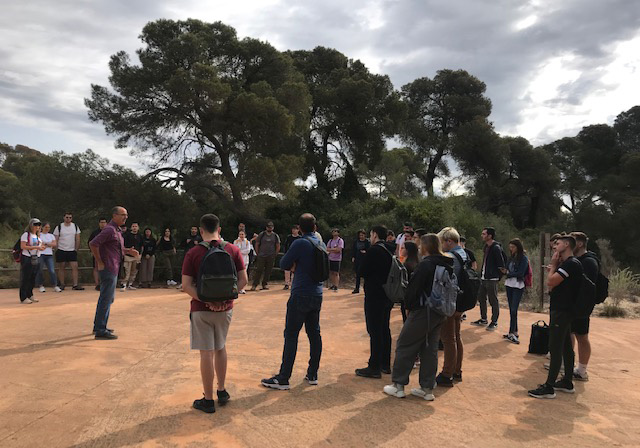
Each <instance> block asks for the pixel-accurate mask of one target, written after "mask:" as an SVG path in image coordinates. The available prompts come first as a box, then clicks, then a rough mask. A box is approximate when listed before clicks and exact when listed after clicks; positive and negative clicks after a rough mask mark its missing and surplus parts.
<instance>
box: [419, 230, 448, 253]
mask: <svg viewBox="0 0 640 448" xmlns="http://www.w3.org/2000/svg"><path fill="white" fill-rule="evenodd" d="M420 251H421V252H422V255H426V254H429V255H442V256H444V253H443V252H442V242H441V241H440V238H439V237H438V235H436V234H435V233H427V234H426V235H422V236H421V237H420Z"/></svg>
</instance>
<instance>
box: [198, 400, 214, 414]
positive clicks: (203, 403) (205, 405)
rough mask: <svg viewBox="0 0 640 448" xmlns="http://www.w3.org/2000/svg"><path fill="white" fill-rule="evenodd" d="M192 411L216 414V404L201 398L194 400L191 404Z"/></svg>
mask: <svg viewBox="0 0 640 448" xmlns="http://www.w3.org/2000/svg"><path fill="white" fill-rule="evenodd" d="M193 407H194V409H198V410H199V411H202V412H206V413H207V414H213V413H214V412H216V403H215V401H213V400H207V399H206V398H204V397H202V398H201V399H199V400H195V401H194V402H193Z"/></svg>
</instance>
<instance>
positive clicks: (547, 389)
mask: <svg viewBox="0 0 640 448" xmlns="http://www.w3.org/2000/svg"><path fill="white" fill-rule="evenodd" d="M529 396H530V397H533V398H556V391H555V390H553V387H552V386H549V385H548V384H547V383H544V384H539V385H538V388H537V389H533V390H530V391H529Z"/></svg>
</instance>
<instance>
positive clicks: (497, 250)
mask: <svg viewBox="0 0 640 448" xmlns="http://www.w3.org/2000/svg"><path fill="white" fill-rule="evenodd" d="M481 237H482V240H483V241H484V249H483V253H484V257H483V259H482V271H481V277H480V278H481V279H482V283H481V285H480V289H479V290H478V303H479V304H480V319H478V320H476V321H475V322H471V325H480V326H482V325H487V324H489V325H487V330H489V331H494V330H495V329H496V328H498V316H500V304H499V303H498V282H499V281H500V277H502V269H504V268H505V263H504V258H503V256H502V247H501V246H500V243H498V242H497V241H496V240H495V238H496V229H494V228H493V227H485V228H484V229H483V230H482V235H481ZM487 297H488V298H489V303H490V304H491V323H489V321H487Z"/></svg>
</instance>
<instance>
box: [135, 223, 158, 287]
mask: <svg viewBox="0 0 640 448" xmlns="http://www.w3.org/2000/svg"><path fill="white" fill-rule="evenodd" d="M141 257H142V259H141V262H140V285H139V286H140V287H141V288H151V282H152V281H153V268H154V267H155V265H156V240H155V238H154V237H153V232H152V231H151V228H149V227H147V228H145V229H144V232H143V235H142V253H141Z"/></svg>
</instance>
